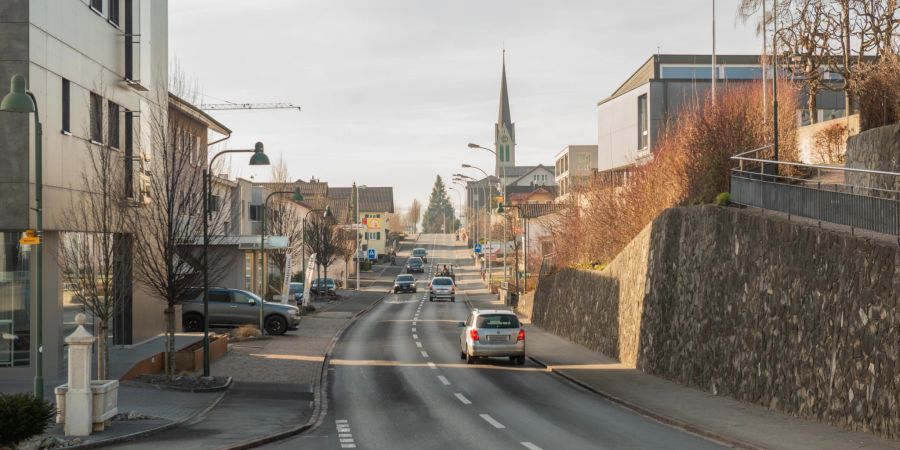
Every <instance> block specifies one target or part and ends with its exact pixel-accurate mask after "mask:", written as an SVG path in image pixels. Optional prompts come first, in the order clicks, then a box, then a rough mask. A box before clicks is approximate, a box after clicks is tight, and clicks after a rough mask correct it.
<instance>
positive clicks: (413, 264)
mask: <svg viewBox="0 0 900 450" xmlns="http://www.w3.org/2000/svg"><path fill="white" fill-rule="evenodd" d="M416 272H418V273H425V262H424V261H422V258H418V257H415V256H414V257H411V258H409V259H407V260H406V273H416Z"/></svg>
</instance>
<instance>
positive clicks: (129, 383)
mask: <svg viewBox="0 0 900 450" xmlns="http://www.w3.org/2000/svg"><path fill="white" fill-rule="evenodd" d="M257 340H258V339H257ZM227 378H228V379H227V380H225V384H223V385H222V386H216V387H211V388H183V387H177V386H165V385H160V384H151V383H141V382H135V381H134V380H128V381H125V382H123V384H125V385H126V386H131V387H138V388H145V389H156V390H158V391H173V392H188V393H192V394H195V393H196V394H208V393H210V392H222V391H227V390H228V389H229V388H231V384H232V382H233V381H234V380H233V379H232V378H231V377H227ZM126 383H127V384H126Z"/></svg>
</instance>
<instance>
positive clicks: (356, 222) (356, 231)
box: [353, 183, 360, 291]
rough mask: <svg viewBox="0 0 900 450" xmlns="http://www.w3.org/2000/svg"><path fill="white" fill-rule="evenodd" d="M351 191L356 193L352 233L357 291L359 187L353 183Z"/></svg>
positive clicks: (357, 288) (357, 286) (357, 287)
mask: <svg viewBox="0 0 900 450" xmlns="http://www.w3.org/2000/svg"><path fill="white" fill-rule="evenodd" d="M353 190H354V191H356V217H355V218H354V219H353V228H354V230H353V231H354V233H356V290H357V291H358V290H359V242H360V237H359V186H357V185H356V183H353Z"/></svg>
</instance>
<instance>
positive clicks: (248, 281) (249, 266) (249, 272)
mask: <svg viewBox="0 0 900 450" xmlns="http://www.w3.org/2000/svg"><path fill="white" fill-rule="evenodd" d="M252 287H253V253H251V252H246V253H244V289H250V288H252Z"/></svg>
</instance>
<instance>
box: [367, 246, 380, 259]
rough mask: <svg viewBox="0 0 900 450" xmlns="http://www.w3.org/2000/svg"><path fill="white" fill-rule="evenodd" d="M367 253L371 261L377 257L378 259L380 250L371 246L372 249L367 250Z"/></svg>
mask: <svg viewBox="0 0 900 450" xmlns="http://www.w3.org/2000/svg"><path fill="white" fill-rule="evenodd" d="M366 255H367V257H368V258H369V261H375V260H376V259H378V252H377V251H375V249H374V248H370V249H369V250H368V251H367V252H366Z"/></svg>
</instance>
